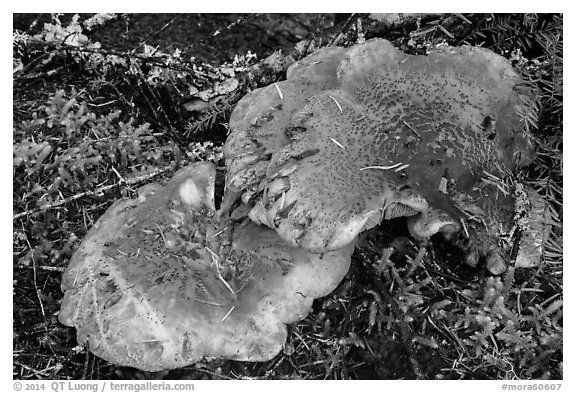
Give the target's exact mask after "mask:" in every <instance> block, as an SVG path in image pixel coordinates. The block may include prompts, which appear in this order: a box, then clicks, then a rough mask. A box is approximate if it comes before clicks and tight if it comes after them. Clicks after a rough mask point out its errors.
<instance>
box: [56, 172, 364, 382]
mask: <svg viewBox="0 0 576 393" xmlns="http://www.w3.org/2000/svg"><path fill="white" fill-rule="evenodd" d="M214 176H215V168H214V166H213V165H212V164H209V163H199V164H194V165H191V166H189V167H186V168H183V169H182V170H180V171H179V172H178V173H177V174H176V175H175V176H174V178H173V179H172V180H170V181H169V182H168V183H167V184H166V186H164V187H159V186H146V187H145V188H143V189H142V190H141V191H142V192H141V193H140V195H139V197H138V198H136V199H131V200H121V201H118V202H116V203H114V204H113V205H112V206H111V207H110V209H108V211H107V212H106V213H105V214H104V215H103V216H102V217H101V218H100V219H99V220H98V222H97V223H96V224H95V225H94V227H93V228H92V229H91V230H90V231H89V233H88V235H87V236H86V238H85V239H84V241H83V242H82V244H81V245H80V248H79V249H78V250H77V251H76V253H75V254H74V256H73V257H72V260H71V262H70V265H69V267H68V269H67V270H66V272H65V273H64V276H63V279H62V289H63V291H64V293H65V294H64V299H63V301H62V306H61V310H60V313H59V320H60V321H61V322H62V323H63V324H65V325H68V326H74V327H76V330H77V339H78V342H79V343H80V344H84V343H88V344H89V349H90V351H92V352H93V353H94V354H96V355H97V356H99V357H102V358H104V359H106V360H108V361H110V362H112V363H115V364H118V365H122V366H130V367H136V368H139V369H142V370H146V371H158V370H163V369H171V368H177V367H183V366H186V365H189V364H192V363H194V362H196V361H198V360H200V359H202V358H203V357H220V358H228V359H236V360H251V361H263V360H268V359H271V358H272V357H274V356H275V355H276V354H277V353H278V352H279V351H280V350H281V348H282V346H283V344H284V343H285V340H286V334H287V333H286V326H285V324H287V323H291V322H294V321H297V320H300V319H302V318H304V317H305V316H306V315H307V314H308V312H309V311H310V308H311V305H312V302H313V300H314V299H315V298H317V297H320V296H325V295H327V294H328V293H330V292H331V291H332V290H333V289H334V288H335V287H336V286H337V285H338V283H339V282H340V281H341V280H342V279H343V277H344V276H345V275H346V272H347V271H348V268H349V265H350V255H351V253H352V250H353V248H354V245H353V244H350V245H347V246H346V247H344V248H343V249H342V250H339V251H335V252H330V253H326V254H324V255H318V254H311V253H309V252H307V251H304V250H302V249H297V248H293V247H290V246H288V245H286V244H285V243H284V242H282V240H281V239H280V238H279V237H278V235H277V234H276V232H275V231H273V230H271V229H269V228H266V227H260V226H257V225H256V224H254V223H252V222H250V221H249V220H246V222H244V223H243V224H241V225H236V227H234V225H233V223H232V222H230V221H227V222H224V223H220V222H218V221H216V219H215V218H213V216H214Z"/></svg>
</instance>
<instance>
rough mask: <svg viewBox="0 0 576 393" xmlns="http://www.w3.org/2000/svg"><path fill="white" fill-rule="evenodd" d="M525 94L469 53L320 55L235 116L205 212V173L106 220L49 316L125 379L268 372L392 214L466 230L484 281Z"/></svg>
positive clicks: (517, 82) (493, 264) (504, 210)
mask: <svg viewBox="0 0 576 393" xmlns="http://www.w3.org/2000/svg"><path fill="white" fill-rule="evenodd" d="M529 99H530V96H529V94H528V93H527V90H525V89H522V80H521V79H520V78H519V77H518V75H517V74H516V73H515V72H514V70H513V69H512V67H511V66H510V65H509V64H508V62H507V61H506V60H505V59H503V58H502V57H500V56H498V55H496V54H494V53H492V52H490V51H488V50H486V49H482V48H473V47H461V48H444V49H442V50H439V51H438V52H436V53H433V54H430V55H428V56H410V55H407V54H404V53H402V52H399V51H398V50H396V49H395V48H394V47H393V46H392V45H391V44H390V43H389V42H388V41H385V40H382V39H373V40H369V41H367V42H365V43H362V44H358V45H356V46H354V47H351V48H348V49H345V48H324V49H321V50H319V51H317V52H316V53H314V54H312V55H310V56H307V57H305V58H304V59H302V60H300V61H298V62H296V63H295V64H293V65H292V66H291V67H290V69H289V70H288V73H287V79H286V80H285V81H282V82H278V83H274V84H272V85H270V86H267V87H264V88H261V89H257V90H255V91H253V92H251V93H249V94H247V95H246V96H245V97H244V98H243V99H242V100H241V101H240V102H239V103H238V105H237V107H236V108H235V110H234V112H233V114H232V117H231V120H230V129H231V133H230V136H229V138H228V139H227V141H226V144H225V158H226V165H227V174H226V188H225V193H224V197H223V201H222V205H221V206H220V209H219V210H218V211H216V208H215V205H214V181H215V174H216V171H215V168H214V166H213V165H212V164H210V163H206V162H201V163H196V164H192V165H190V166H188V167H185V168H183V169H181V170H180V171H179V172H177V173H176V174H175V176H174V177H173V178H172V179H171V180H170V181H169V182H168V183H167V184H166V185H165V186H160V185H148V186H145V187H144V188H142V189H141V190H139V197H138V198H136V199H127V200H121V201H117V202H116V203H114V204H113V205H112V206H111V207H110V208H109V210H108V211H107V212H106V213H105V214H104V215H103V216H102V217H101V218H100V219H99V220H98V222H97V223H96V224H95V225H94V227H93V228H92V229H91V230H90V231H89V233H88V235H87V236H86V238H85V239H84V240H83V242H82V244H81V246H80V248H79V249H78V250H77V251H76V253H75V254H74V256H73V258H72V260H71V262H70V265H69V267H68V269H67V270H66V272H65V274H64V276H63V280H62V288H63V291H64V292H65V295H64V299H63V301H62V307H61V311H60V314H59V319H60V321H61V322H62V323H64V324H66V325H69V326H74V327H76V329H77V338H78V341H79V343H82V344H83V343H88V344H89V349H90V350H91V351H92V352H93V353H95V354H96V355H98V356H100V357H102V358H104V359H106V360H108V361H110V362H112V363H115V364H119V365H124V366H131V367H136V368H140V369H142V370H149V371H156V370H162V369H169V368H177V367H182V366H185V365H188V364H192V363H194V362H196V361H198V360H200V359H201V358H203V357H219V358H227V359H236V360H250V361H263V360H268V359H271V358H272V357H274V356H275V355H276V354H277V353H278V352H279V351H280V350H281V348H282V346H283V345H284V343H285V340H286V325H287V324H289V323H292V322H295V321H298V320H300V319H302V318H304V317H305V316H306V315H307V314H308V313H309V311H310V309H311V305H312V302H313V300H314V299H316V298H318V297H322V296H325V295H327V294H329V293H330V292H331V291H333V290H334V289H335V287H336V286H337V285H338V284H339V283H340V281H341V280H342V279H343V278H344V276H345V275H346V273H347V271H348V268H349V265H350V259H351V254H352V251H353V249H354V245H355V243H356V239H357V237H358V235H359V234H360V233H361V232H362V231H364V230H366V229H369V228H371V227H373V226H375V225H377V224H378V223H380V222H381V221H382V220H384V219H390V218H394V217H401V216H405V217H408V219H407V222H408V225H409V228H410V231H411V233H412V234H413V235H414V236H415V237H418V238H428V237H430V236H432V235H434V234H436V233H444V234H445V235H447V236H454V235H455V234H456V233H462V232H465V234H466V238H467V240H468V241H467V246H466V247H468V257H467V261H468V263H469V264H471V265H475V264H476V263H478V261H480V260H485V261H486V266H487V267H488V269H489V270H490V271H492V272H493V273H501V272H502V271H503V269H505V267H506V264H505V263H506V262H505V258H504V256H505V252H506V250H505V249H504V248H503V246H502V244H500V242H499V235H500V233H501V232H502V231H506V230H509V229H510V227H511V226H512V224H513V215H514V202H515V201H514V194H513V192H512V191H510V190H509V186H510V185H509V184H508V182H507V181H506V179H508V178H509V174H510V173H511V172H512V171H513V170H514V169H516V167H517V166H519V165H524V164H526V163H528V162H530V159H531V156H532V154H533V153H532V149H531V148H530V144H529V140H528V137H527V135H526V134H525V132H524V131H523V130H524V128H523V126H522V123H521V121H520V118H521V115H522V111H524V110H526V108H525V102H527V100H529Z"/></svg>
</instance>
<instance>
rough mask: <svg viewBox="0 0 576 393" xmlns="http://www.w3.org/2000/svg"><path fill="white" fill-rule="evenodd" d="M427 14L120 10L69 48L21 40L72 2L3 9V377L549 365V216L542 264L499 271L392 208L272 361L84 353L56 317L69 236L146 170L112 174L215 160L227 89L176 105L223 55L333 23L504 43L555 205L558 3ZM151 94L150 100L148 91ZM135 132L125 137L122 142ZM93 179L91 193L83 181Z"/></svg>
mask: <svg viewBox="0 0 576 393" xmlns="http://www.w3.org/2000/svg"><path fill="white" fill-rule="evenodd" d="M89 17H91V15H80V18H79V20H80V21H84V20H86V19H87V18H89ZM460 17H462V18H464V19H465V20H466V21H467V22H466V23H463V22H462V19H459V18H460ZM423 20H424V21H426V22H422V25H420V22H421V21H419V20H412V21H409V22H406V23H401V24H397V25H394V24H393V25H391V24H385V25H379V24H378V23H377V22H374V21H371V19H370V18H368V16H366V15H361V16H358V15H338V14H337V15H334V14H326V15H322V14H254V15H230V14H214V15H210V14H178V15H176V14H170V15H164V14H131V15H122V16H119V17H116V18H114V19H112V21H111V22H110V23H106V24H103V25H102V27H98V28H95V29H93V30H92V31H87V29H86V30H85V31H84V32H83V33H85V34H86V37H87V39H88V40H89V42H90V43H94V42H99V43H100V46H99V47H98V48H96V47H94V48H92V47H89V50H86V51H85V52H82V53H80V52H81V51H78V50H77V49H78V47H72V48H69V47H62V46H59V44H58V43H56V44H54V42H55V41H56V38H57V37H58V34H54V35H53V36H49V35H46V34H45V35H43V36H42V37H43V38H42V40H44V41H42V43H40V42H39V40H32V39H29V38H28V37H34V36H37V37H40V36H41V34H42V31H43V29H44V30H46V28H45V27H44V26H45V25H44V23H46V24H48V25H52V26H59V27H58V29H60V30H58V29H56V28H54V29H53V31H58V32H60V31H68V32H70V31H72V30H65V29H61V28H63V27H66V26H71V25H74V24H75V23H76V22H75V19H74V18H73V16H72V15H62V16H61V17H60V18H59V19H58V20H55V19H53V18H52V17H51V15H48V14H43V15H38V14H21V15H18V14H15V15H14V30H15V32H17V33H15V36H14V37H15V38H14V68H15V73H14V75H15V76H14V91H13V96H14V102H13V121H14V134H13V143H14V169H13V174H14V178H13V181H14V189H13V198H14V202H13V210H14V216H15V219H14V221H13V264H14V266H13V269H14V270H13V272H14V289H13V291H14V298H13V304H14V312H13V318H14V321H13V330H14V337H13V347H14V348H13V349H14V353H13V359H14V363H13V376H14V378H15V379H243V378H260V379H416V378H418V379H505V378H508V379H530V378H535V379H539V378H541V379H560V378H562V359H563V332H562V312H563V311H562V298H563V270H562V257H563V252H562V226H561V225H562V223H561V221H559V222H555V223H554V224H553V229H552V234H551V236H550V239H549V240H548V242H547V243H546V249H545V253H544V256H543V261H542V262H541V263H540V264H539V265H538V266H536V267H533V268H522V269H513V268H511V269H509V271H508V272H507V273H506V274H505V275H504V276H503V277H501V278H500V277H492V276H490V275H489V274H488V273H487V272H486V271H484V270H483V269H473V268H470V267H467V266H465V265H464V264H462V263H460V261H459V258H460V257H461V256H460V255H459V254H458V251H457V250H453V249H451V248H450V247H448V246H447V245H444V244H441V242H432V243H430V244H427V245H425V246H423V245H421V244H418V243H416V242H414V241H413V240H412V239H411V238H410V236H409V234H408V233H407V230H406V229H403V228H405V225H403V222H402V221H401V220H400V219H398V220H397V221H393V222H388V223H386V224H383V225H381V226H379V227H377V228H375V229H374V230H371V231H370V232H369V233H367V234H365V236H364V237H363V239H362V241H361V243H360V245H359V246H358V247H357V250H356V252H355V254H354V256H353V264H352V267H351V269H350V272H349V273H348V275H347V276H346V278H345V279H344V281H343V282H342V283H341V284H340V285H339V286H338V288H337V289H336V290H335V291H334V292H333V293H332V294H331V295H329V296H327V297H325V298H322V299H318V300H317V301H316V302H315V303H314V307H313V311H312V312H311V313H310V315H309V316H307V317H306V318H305V319H303V320H302V321H301V322H298V323H295V324H293V325H290V326H289V336H288V341H287V344H286V346H285V349H284V351H283V352H282V353H280V354H278V356H276V357H275V358H274V359H272V360H270V361H268V362H262V363H251V362H240V361H230V360H219V359H216V360H204V361H202V362H199V363H196V364H194V365H191V366H188V367H184V368H182V369H178V370H171V371H165V372H159V373H148V372H143V371H139V370H136V369H131V368H127V367H119V366H116V365H113V364H109V363H107V362H106V361H104V360H102V359H99V358H97V357H95V356H94V355H92V354H91V353H90V352H89V351H88V350H87V349H86V348H82V347H79V346H78V344H77V342H76V337H75V331H74V329H73V328H69V327H65V326H63V325H61V324H60V323H59V322H58V319H57V314H58V311H59V308H60V303H61V300H62V292H61V289H60V280H61V275H62V272H63V270H64V269H65V267H66V266H67V263H68V261H69V260H70V257H71V255H72V254H73V252H74V250H76V249H77V247H78V246H79V244H80V242H81V240H82V238H83V236H84V235H85V234H86V232H87V231H88V229H89V228H90V227H91V226H92V225H93V223H94V222H95V221H96V220H97V219H98V218H99V217H100V216H101V215H102V214H103V212H104V211H105V210H106V209H107V208H108V207H109V206H110V205H111V203H112V202H114V201H115V200H117V199H119V198H121V197H124V196H131V195H134V193H135V188H137V187H136V186H140V185H143V183H134V184H133V185H132V184H119V183H118V177H117V176H119V175H118V173H119V174H120V175H121V176H122V177H124V178H126V179H129V178H134V177H137V176H141V175H147V174H150V173H151V172H153V171H154V170H160V172H159V173H160V176H156V177H154V181H159V179H161V178H168V177H169V176H170V175H171V174H172V173H173V172H174V170H175V169H176V168H175V167H174V163H175V162H177V163H178V162H181V161H186V160H188V161H190V160H194V159H210V160H213V161H215V163H216V164H217V165H218V167H219V169H220V171H219V173H220V174H222V171H221V169H222V168H224V163H223V161H222V160H221V146H222V144H223V142H224V140H225V138H226V135H227V131H228V130H227V121H228V119H229V116H230V111H231V108H232V107H233V105H234V104H235V102H236V101H237V99H238V98H239V97H235V98H234V99H232V100H231V101H230V102H226V101H225V100H220V101H219V100H216V101H215V104H214V106H213V107H212V106H210V107H208V108H207V109H206V108H202V110H198V111H189V110H185V109H183V108H184V107H186V105H188V104H189V103H190V102H191V100H190V96H192V95H194V94H195V92H197V91H199V90H202V89H204V88H206V86H207V85H209V84H210V83H211V82H212V79H213V78H217V77H219V76H220V75H221V71H222V69H223V68H225V66H226V67H237V68H238V69H239V70H240V69H243V70H245V69H248V68H249V67H250V66H252V65H254V64H255V63H257V62H258V61H259V60H261V59H265V58H266V57H268V56H270V55H271V54H273V53H275V52H277V51H279V50H282V51H284V52H286V51H290V50H292V49H293V48H294V47H295V46H296V44H297V43H298V42H301V41H305V40H310V39H313V38H317V37H321V36H323V35H325V36H327V37H333V36H335V35H337V34H338V33H339V32H341V33H342V34H343V35H344V36H346V37H345V39H344V41H345V44H349V43H350V42H351V41H350V40H352V39H351V38H350V37H354V38H355V39H357V38H358V36H360V35H362V36H363V35H365V38H370V37H373V36H378V37H383V38H386V39H388V40H390V41H392V42H393V43H394V44H395V45H396V46H397V47H399V48H401V49H403V50H406V51H410V52H412V53H422V52H424V51H425V50H426V47H427V45H434V44H437V43H441V42H447V43H448V44H450V45H462V44H465V43H468V44H473V45H482V46H485V47H488V48H490V49H492V50H494V51H495V52H497V53H499V54H501V55H504V56H505V57H507V58H508V59H509V60H510V61H511V62H513V64H514V65H515V66H516V67H518V69H522V72H523V73H525V75H526V77H527V78H529V79H531V80H532V81H533V82H534V83H535V84H537V85H538V87H539V88H540V89H541V95H542V97H541V98H542V100H541V106H540V107H539V116H538V119H537V122H538V123H537V124H535V126H536V127H535V131H534V135H535V140H536V143H537V153H538V156H537V159H536V161H535V162H534V163H533V164H532V165H531V166H530V167H529V168H527V169H526V170H525V173H524V179H525V181H526V183H527V184H530V185H531V186H532V187H534V188H536V189H537V191H538V192H539V193H540V194H541V195H542V196H543V197H544V198H545V199H546V201H547V202H548V203H549V204H550V206H551V209H552V210H553V212H554V213H555V216H557V217H562V169H561V168H562V155H563V153H562V120H561V119H562V64H561V60H562V50H563V49H562V41H563V36H562V18H561V16H558V15H552V14H549V15H533V14H527V15H522V14H514V15H506V14H500V15H498V16H494V15H489V14H486V15H484V14H483V15H480V14H476V15H466V16H464V15H462V16H460V15H459V14H453V15H436V16H434V15H432V16H427V17H425V18H424V19H423ZM424 23H427V24H424ZM434 26H442V28H437V27H434ZM458 26H464V27H458ZM429 27H430V28H429ZM59 34H60V33H59ZM64 34H65V33H64ZM50 37H51V38H50ZM54 37H56V38H54ZM50 40H52V41H50ZM352 41H353V40H352ZM328 44H329V42H328V40H326V42H324V45H328ZM86 48H88V47H86ZM104 51H106V53H104ZM155 51H157V53H161V54H162V55H166V56H165V57H162V59H166V58H170V57H169V56H170V55H171V54H174V53H175V51H176V52H179V53H181V54H180V55H178V56H179V57H178V58H182V59H189V58H190V57H191V56H192V57H193V59H192V60H190V61H189V62H187V61H188V60H186V62H184V61H183V64H184V63H186V67H188V68H187V69H188V70H192V69H193V70H194V72H197V75H194V76H193V77H190V76H184V77H182V76H181V75H179V74H178V75H176V76H174V74H169V73H168V72H167V71H166V72H164V71H157V70H156V69H155V68H154V64H155V63H154V61H153V60H150V58H153V57H154V56H155V55H156V52H155ZM90 56H92V57H90ZM97 56H101V57H97ZM131 56H132V58H131ZM137 56H140V57H137ZM146 56H148V57H149V58H147V59H145V60H142V62H139V60H138V59H143V58H144V57H146ZM119 58H122V59H130V60H129V61H120V60H118V59H119ZM134 59H136V60H134ZM130 61H133V62H134V64H137V67H139V69H138V72H139V74H138V75H136V76H134V75H130V74H129V72H128V71H127V70H129V67H130V66H131V64H130ZM134 64H132V66H133V65H134ZM192 64H194V66H192ZM162 70H165V68H162ZM152 72H157V74H154V76H155V78H156V79H153V78H151V77H150V78H149V76H150V75H152V74H151V73H152ZM241 72H242V71H239V72H238V73H239V74H240V73H241ZM176 73H177V72H176ZM275 77H278V78H282V75H280V76H275ZM157 80H160V81H161V82H162V81H164V82H166V81H167V83H165V84H163V83H158V82H157ZM274 81H275V80H274ZM168 82H169V83H168ZM183 86H184V89H183ZM190 86H193V88H190ZM254 87H260V85H259V81H255V82H254V81H253V82H252V85H250V86H249V88H254ZM146 89H148V90H146ZM186 89H187V90H188V91H184V90H186ZM154 100H157V101H156V102H158V104H159V105H156V103H153V104H150V101H153V102H154ZM158 108H160V109H158ZM130 119H133V120H130ZM145 123H147V124H149V125H148V126H143V124H145ZM89 129H91V130H94V129H96V130H97V131H98V132H99V133H101V135H99V136H94V135H93V134H92V132H91V131H89ZM119 130H120V131H122V133H121V132H120V131H119ZM94 134H95V133H94ZM126 135H128V137H127V136H126ZM132 137H134V138H133V139H130V138H132ZM139 138H140V139H139ZM138 139H139V140H140V141H142V146H139V147H138V148H136V147H134V146H135V145H130V144H128V143H127V142H126V140H129V142H130V141H132V142H133V141H135V140H138ZM132 142H130V143H132ZM182 151H185V152H184V153H182ZM176 166H177V165H176ZM112 169H113V170H112ZM150 180H152V177H150ZM221 182H222V181H221V179H220V183H219V185H220V187H219V190H220V191H219V192H220V194H221V189H222V187H221ZM108 186H109V187H108ZM98 187H104V189H103V191H102V192H100V193H92V191H93V190H94V189H97V188H98ZM220 196H221V195H220ZM63 201H65V202H63ZM386 250H394V253H393V254H392V255H388V254H385V253H386ZM423 252H424V254H423ZM386 256H389V259H387V258H385V257H386ZM376 271H378V272H380V273H379V274H375V272H376ZM375 276H376V277H375ZM511 326H512V328H511Z"/></svg>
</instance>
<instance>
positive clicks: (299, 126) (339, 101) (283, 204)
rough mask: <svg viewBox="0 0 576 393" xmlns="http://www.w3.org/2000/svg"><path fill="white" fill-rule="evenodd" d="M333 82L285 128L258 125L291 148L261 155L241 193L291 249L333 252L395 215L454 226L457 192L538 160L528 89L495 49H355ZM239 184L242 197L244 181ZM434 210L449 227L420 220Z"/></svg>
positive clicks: (374, 44)
mask: <svg viewBox="0 0 576 393" xmlns="http://www.w3.org/2000/svg"><path fill="white" fill-rule="evenodd" d="M331 69H333V68H331ZM296 70H297V69H296ZM295 72H296V71H295ZM336 74H337V82H336V87H333V88H332V87H328V88H327V89H325V90H324V91H323V92H320V93H317V94H314V95H312V96H310V97H307V99H306V100H305V103H304V105H301V104H300V102H299V103H298V104H297V105H300V108H299V109H298V110H296V111H294V112H291V113H290V114H289V118H290V121H289V122H285V123H284V120H282V124H280V122H279V123H277V124H275V128H274V130H272V129H270V128H268V127H267V126H266V125H265V124H264V125H263V126H262V127H263V130H262V131H259V132H261V134H262V135H265V133H266V132H267V131H270V133H274V134H275V133H277V132H280V134H282V135H283V137H285V136H286V135H288V139H289V143H287V144H285V146H284V147H282V148H281V149H279V150H277V151H275V152H271V153H272V154H271V155H270V156H269V157H266V156H260V159H259V161H258V174H257V175H255V176H254V177H253V178H252V179H251V182H250V187H251V189H250V192H248V193H246V192H245V193H244V195H243V202H245V203H251V204H253V205H254V208H253V209H252V211H251V212H250V217H251V219H252V220H254V221H255V222H257V223H262V224H265V225H267V226H269V227H271V228H275V229H276V230H277V231H278V233H279V234H280V236H281V237H282V238H283V239H285V240H286V241H287V242H289V243H290V244H292V245H294V246H300V247H304V248H306V249H309V250H311V251H314V252H324V251H327V250H335V249H338V248H339V247H341V246H342V245H343V244H346V243H348V242H350V241H351V240H352V239H354V238H355V237H356V236H357V235H358V233H359V232H360V231H362V230H365V229H367V228H369V227H371V226H373V225H375V224H376V223H378V222H380V221H381V220H382V219H383V218H393V217H398V216H416V215H418V217H422V218H423V219H425V220H428V221H426V222H420V223H419V224H420V225H419V226H418V225H417V226H415V227H414V231H415V232H418V227H420V228H426V231H424V232H421V233H420V235H421V236H424V235H425V234H426V235H427V234H428V232H431V231H429V229H430V228H435V230H449V228H452V229H451V230H454V228H458V227H459V218H460V217H462V212H461V210H460V209H459V208H458V207H457V206H455V204H454V202H453V201H452V200H451V195H452V193H453V192H454V191H459V192H463V193H469V194H470V195H472V196H473V197H475V198H476V197H478V198H482V196H480V195H477V194H475V193H474V192H473V188H474V187H475V185H477V184H478V182H479V181H480V178H481V177H482V176H484V174H485V173H489V174H493V175H494V176H496V177H503V176H504V174H506V173H507V171H509V170H511V169H514V168H515V166H516V164H517V163H518V162H524V161H526V160H527V159H528V158H529V157H530V155H531V153H532V150H531V148H530V146H529V142H528V138H527V136H526V134H525V132H524V127H523V124H522V122H521V120H520V116H519V113H521V112H522V111H525V110H527V109H526V107H525V106H526V105H525V103H526V99H527V97H528V96H529V93H528V91H527V90H525V89H523V88H522V84H523V81H522V80H521V78H520V77H519V76H518V75H517V74H516V73H515V72H514V70H513V68H512V67H511V66H510V64H509V63H508V62H507V61H506V60H505V59H503V58H502V57H500V56H498V55H496V54H494V53H492V52H491V51H489V50H486V49H482V48H473V47H461V48H446V49H444V50H441V51H439V52H436V53H432V54H430V55H428V56H411V55H407V54H405V53H402V52H400V51H398V50H397V49H396V48H394V46H393V45H392V44H391V43H389V42H388V41H386V40H382V39H373V40H369V41H366V42H365V43H363V44H359V45H356V46H354V47H351V48H350V49H348V50H347V51H346V52H345V54H344V56H342V58H341V60H340V63H339V65H338V68H337V72H336ZM292 76H294V77H295V73H293V74H292ZM285 83H286V85H289V84H290V83H292V82H291V81H290V80H288V81H285ZM299 83H300V82H299ZM285 100H286V98H285ZM260 105H262V106H265V105H266V103H260ZM243 110H244V109H243V107H238V108H237V109H235V112H236V111H240V112H242V111H243ZM235 115H236V116H240V114H235ZM280 116H283V115H282V114H280V113H278V114H277V115H276V118H278V119H280ZM283 119H284V118H283ZM231 129H232V133H231V136H233V135H234V134H235V133H236V129H235V127H233V125H232V124H231ZM277 130H279V131H277ZM287 130H290V132H289V133H287ZM232 143H233V142H231V144H232ZM248 143H252V142H251V141H248ZM284 143H286V141H285V140H284V141H283V142H282V144H284ZM520 156H521V157H520ZM231 165H232V164H231ZM243 170H244V171H249V170H250V169H249V168H248V167H246V168H244V169H243ZM264 171H265V176H263V175H262V173H263V172H264ZM258 179H259V186H258V188H257V192H255V188H254V183H255V181H256V180H258ZM443 183H445V184H444V188H443V189H442V184H443ZM235 187H236V190H237V191H238V192H240V193H241V192H242V190H243V188H242V187H243V185H242V183H241V181H239V182H237V183H236V186H235ZM428 207H431V208H433V209H436V210H437V211H442V212H444V213H446V214H447V215H448V216H450V217H452V220H446V216H445V215H440V214H423V213H424V212H426V210H427V209H428ZM424 217H425V218H424ZM431 217H438V218H439V219H440V220H443V221H442V222H440V221H436V222H433V221H430V219H431ZM443 222H444V223H443ZM432 232H433V231H432Z"/></svg>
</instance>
